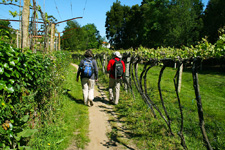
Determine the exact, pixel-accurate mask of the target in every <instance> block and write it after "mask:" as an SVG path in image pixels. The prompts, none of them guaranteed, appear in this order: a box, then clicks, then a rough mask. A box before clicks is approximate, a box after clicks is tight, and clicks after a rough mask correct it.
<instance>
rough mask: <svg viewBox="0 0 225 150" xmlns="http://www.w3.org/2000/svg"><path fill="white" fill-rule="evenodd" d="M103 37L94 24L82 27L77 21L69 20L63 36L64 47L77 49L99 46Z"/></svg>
mask: <svg viewBox="0 0 225 150" xmlns="http://www.w3.org/2000/svg"><path fill="white" fill-rule="evenodd" d="M101 44H102V38H101V36H100V35H99V31H98V30H97V28H96V26H95V25H94V24H87V25H85V26H83V27H81V26H80V25H79V24H78V23H77V22H76V21H68V22H67V26H66V27H65V30H64V34H63V36H62V47H63V49H67V50H71V51H76V50H86V49H92V48H99V46H100V45H101Z"/></svg>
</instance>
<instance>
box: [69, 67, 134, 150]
mask: <svg viewBox="0 0 225 150" xmlns="http://www.w3.org/2000/svg"><path fill="white" fill-rule="evenodd" d="M71 65H73V66H74V67H76V68H77V67H78V66H77V65H76V64H71ZM104 90H106V89H105V88H104V87H101V86H100V85H99V84H98V83H97V84H96V86H95V92H94V96H95V98H94V106H92V107H89V119H90V124H89V139H90V143H89V144H88V146H87V147H86V148H85V150H123V149H131V150H132V149H135V148H132V147H133V146H132V147H129V146H128V143H129V139H127V138H126V137H125V136H123V134H122V133H121V134H120V135H121V136H120V137H121V138H123V141H126V142H121V141H120V140H118V137H117V135H114V133H113V132H112V131H113V130H112V128H113V129H117V130H118V131H122V130H123V129H122V124H121V123H120V122H119V121H118V120H117V119H116V113H115V112H114V110H113V107H114V106H113V105H109V101H108V98H107V96H106V95H105V93H104ZM129 145H130V143H129ZM73 149H74V150H75V148H74V147H73V148H72V147H69V148H68V150H73Z"/></svg>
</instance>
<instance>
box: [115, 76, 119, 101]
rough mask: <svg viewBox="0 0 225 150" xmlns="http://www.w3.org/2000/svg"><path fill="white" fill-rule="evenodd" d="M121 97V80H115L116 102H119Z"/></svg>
mask: <svg viewBox="0 0 225 150" xmlns="http://www.w3.org/2000/svg"><path fill="white" fill-rule="evenodd" d="M119 98H120V80H116V81H115V101H114V104H116V105H117V104H118V103H119Z"/></svg>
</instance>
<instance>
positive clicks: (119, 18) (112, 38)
mask: <svg viewBox="0 0 225 150" xmlns="http://www.w3.org/2000/svg"><path fill="white" fill-rule="evenodd" d="M123 13H124V9H123V6H122V5H121V4H120V2H119V1H118V0H117V1H116V2H115V3H113V5H112V7H111V9H110V11H107V12H106V23H105V27H106V37H107V39H108V40H109V43H110V44H111V45H113V46H114V47H115V48H116V49H117V48H121V47H122V43H123V42H122V33H123V27H124V14H123Z"/></svg>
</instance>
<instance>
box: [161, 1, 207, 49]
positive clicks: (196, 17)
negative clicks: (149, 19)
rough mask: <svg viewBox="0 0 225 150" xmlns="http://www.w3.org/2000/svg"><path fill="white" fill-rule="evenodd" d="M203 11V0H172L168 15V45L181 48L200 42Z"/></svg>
mask: <svg viewBox="0 0 225 150" xmlns="http://www.w3.org/2000/svg"><path fill="white" fill-rule="evenodd" d="M202 9H203V4H202V2H201V0H172V1H171V2H170V7H169V12H168V14H167V15H166V16H167V18H168V23H167V26H166V30H167V31H168V33H167V35H166V38H165V39H166V45H167V46H174V47H181V46H182V45H186V46H190V45H192V44H195V42H196V41H199V40H200V35H199V34H200V30H201V28H202V26H203V25H202V20H201V18H200V16H201V12H202Z"/></svg>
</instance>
